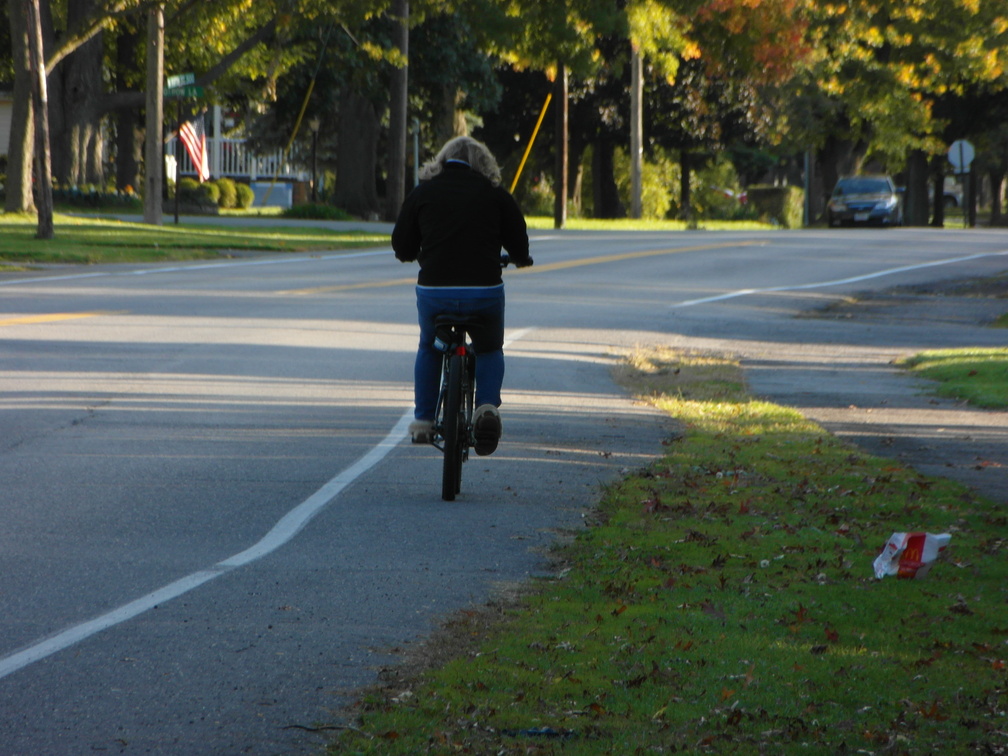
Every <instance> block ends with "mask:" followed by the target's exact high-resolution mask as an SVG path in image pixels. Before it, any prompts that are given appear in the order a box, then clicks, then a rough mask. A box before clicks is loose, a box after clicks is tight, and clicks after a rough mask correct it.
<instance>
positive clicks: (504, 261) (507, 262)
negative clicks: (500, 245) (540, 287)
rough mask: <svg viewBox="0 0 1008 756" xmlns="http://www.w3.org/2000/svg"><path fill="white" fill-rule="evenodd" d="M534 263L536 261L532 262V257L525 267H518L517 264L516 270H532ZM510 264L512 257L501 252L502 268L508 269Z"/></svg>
mask: <svg viewBox="0 0 1008 756" xmlns="http://www.w3.org/2000/svg"><path fill="white" fill-rule="evenodd" d="M533 262H534V261H533V260H532V257H531V256H530V257H529V259H528V262H527V263H525V264H524V265H518V264H517V263H515V267H516V268H530V267H532V265H533ZM510 264H511V255H509V254H508V253H507V252H501V256H500V266H501V267H502V268H506V267H507V266H508V265H510Z"/></svg>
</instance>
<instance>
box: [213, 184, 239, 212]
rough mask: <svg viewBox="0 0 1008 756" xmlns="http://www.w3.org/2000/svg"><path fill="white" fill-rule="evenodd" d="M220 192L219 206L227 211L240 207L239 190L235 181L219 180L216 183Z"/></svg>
mask: <svg viewBox="0 0 1008 756" xmlns="http://www.w3.org/2000/svg"><path fill="white" fill-rule="evenodd" d="M214 183H215V184H216V185H217V190H218V191H219V192H220V199H219V200H218V201H217V204H218V205H220V206H221V207H223V208H225V209H228V210H230V209H232V208H235V207H237V206H238V188H237V186H236V184H235V182H234V179H229V178H219V179H217V180H216V181H215V182H214Z"/></svg>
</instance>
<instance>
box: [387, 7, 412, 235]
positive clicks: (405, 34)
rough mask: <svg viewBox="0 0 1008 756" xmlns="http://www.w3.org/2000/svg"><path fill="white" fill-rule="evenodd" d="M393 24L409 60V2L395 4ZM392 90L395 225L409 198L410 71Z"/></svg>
mask: <svg viewBox="0 0 1008 756" xmlns="http://www.w3.org/2000/svg"><path fill="white" fill-rule="evenodd" d="M391 14H392V18H393V21H394V31H393V37H394V40H393V41H394V44H395V45H396V47H398V48H399V52H400V54H401V55H402V56H403V58H404V59H408V57H409V0H394V2H393V4H392V11H391ZM391 78H392V81H391V86H390V87H389V90H390V91H389V151H388V171H387V175H388V178H387V179H386V181H385V219H386V220H389V221H395V219H396V218H397V217H399V208H400V207H402V203H403V199H404V198H405V197H406V136H407V134H406V132H407V117H406V111H407V110H408V108H409V92H408V88H407V85H408V82H409V69H408V67H407V65H406V63H405V61H404V62H403V65H402V67H400V68H395V69H393V71H392V77H391Z"/></svg>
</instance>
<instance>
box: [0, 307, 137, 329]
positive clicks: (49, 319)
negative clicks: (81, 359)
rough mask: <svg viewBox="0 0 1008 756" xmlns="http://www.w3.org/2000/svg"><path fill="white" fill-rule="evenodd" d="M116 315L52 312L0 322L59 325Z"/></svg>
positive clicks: (109, 312) (99, 311)
mask: <svg viewBox="0 0 1008 756" xmlns="http://www.w3.org/2000/svg"><path fill="white" fill-rule="evenodd" d="M119 312H122V311H119ZM115 314H117V312H116V311H114V310H95V311H94V312H52V313H49V314H47V315H25V316H24V317H20V318H6V319H4V320H0V326H9V325H31V324H34V323H57V322H59V321H61V320H80V319H81V318H97V317H100V316H102V315H115Z"/></svg>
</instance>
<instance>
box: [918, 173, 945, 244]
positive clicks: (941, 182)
mask: <svg viewBox="0 0 1008 756" xmlns="http://www.w3.org/2000/svg"><path fill="white" fill-rule="evenodd" d="M931 178H932V179H933V180H934V196H933V197H932V198H931V209H932V214H931V225H932V226H934V227H935V228H942V227H943V226H944V225H945V156H944V155H940V156H939V155H936V156H935V157H933V158H932V159H931ZM924 191H925V195H924V196H927V189H926V188H925V190H924ZM915 225H916V224H915ZM920 225H922V226H924V225H927V217H926V216H925V218H924V221H923V222H922V223H921V224H920Z"/></svg>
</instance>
